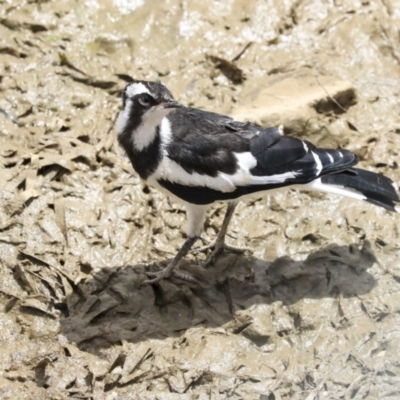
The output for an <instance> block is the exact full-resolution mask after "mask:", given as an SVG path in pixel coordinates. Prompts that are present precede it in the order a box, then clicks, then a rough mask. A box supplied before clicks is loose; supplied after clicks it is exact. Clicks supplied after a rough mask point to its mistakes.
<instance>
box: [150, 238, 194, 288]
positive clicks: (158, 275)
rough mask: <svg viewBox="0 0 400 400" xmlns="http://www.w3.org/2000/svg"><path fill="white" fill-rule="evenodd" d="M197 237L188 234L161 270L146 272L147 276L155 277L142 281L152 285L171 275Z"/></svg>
mask: <svg viewBox="0 0 400 400" xmlns="http://www.w3.org/2000/svg"><path fill="white" fill-rule="evenodd" d="M198 238H199V237H198V236H188V238H187V239H186V240H185V242H184V243H183V245H182V247H181V248H180V250H179V251H178V253H177V255H176V256H175V258H174V259H173V260H172V261H171V262H170V263H169V264H168V265H167V266H166V267H165V268H164V269H163V270H162V271H160V272H147V275H148V276H154V277H155V278H153V279H148V280H146V281H145V282H144V283H147V284H149V285H154V284H155V283H158V282H160V281H161V280H162V279H164V278H168V277H169V276H171V274H173V270H174V268H175V267H176V266H177V265H178V264H179V262H180V261H181V260H182V258H183V257H185V256H186V254H187V253H188V252H189V250H190V248H191V247H192V246H193V244H194V243H195V242H196V240H197V239H198ZM177 276H178V277H179V274H177Z"/></svg>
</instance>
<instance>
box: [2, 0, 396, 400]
mask: <svg viewBox="0 0 400 400" xmlns="http://www.w3.org/2000/svg"><path fill="white" fill-rule="evenodd" d="M399 26H400V6H399V4H398V2H397V1H395V0H386V1H378V0H370V1H350V0H336V1H332V2H327V1H319V0H313V1H311V0H303V1H292V0H288V1H285V2H281V1H277V0H273V1H268V2H263V1H254V2H249V1H242V0H229V1H225V2H222V1H213V2H210V3H207V5H195V4H194V2H189V1H178V0H166V1H162V2H158V3H157V4H156V5H155V2H150V1H149V2H145V1H136V2H128V1H126V2H124V1H121V0H114V1H112V0H104V1H96V0H93V1H85V2H71V1H66V0H65V1H59V2H50V1H47V2H46V1H40V2H39V1H26V2H22V3H21V2H17V1H15V0H8V1H4V0H0V189H1V192H0V269H1V270H0V276H1V278H0V306H1V319H0V322H1V329H0V344H1V346H0V398H1V399H32V398H38V399H39V398H43V399H70V398H80V399H82V398H87V399H96V400H97V399H107V400H108V399H135V398H143V399H226V398H232V399H263V400H265V399H268V400H272V399H397V398H399V396H400V378H399V377H400V350H399V349H400V330H399V326H400V245H399V236H400V233H399V226H400V219H399V218H400V217H399V216H398V215H394V214H390V213H388V212H386V211H385V210H382V209H378V208H376V207H373V206H372V205H369V204H366V203H358V202H355V201H352V200H348V199H341V198H336V197H329V198H328V197H326V196H324V195H320V194H315V193H305V192H303V193H301V192H294V191H288V192H285V193H278V194H275V195H273V196H270V197H260V198H258V199H256V200H254V201H252V202H249V203H247V204H244V203H240V204H239V206H238V207H237V210H236V213H235V216H234V218H233V220H232V223H231V225H230V229H229V237H228V241H229V243H230V244H233V245H235V246H240V247H250V248H251V249H252V250H253V253H252V254H247V253H246V254H244V255H240V256H237V255H235V254H231V253H227V254H224V255H223V256H221V257H220V258H219V259H218V262H217V264H216V266H214V267H213V268H209V269H207V270H204V269H202V268H201V267H200V266H199V264H200V261H201V260H202V259H204V255H202V254H200V255H196V256H194V255H192V256H190V257H188V259H187V260H185V262H184V263H183V264H182V265H181V270H182V271H184V272H185V273H188V274H190V275H192V276H194V277H196V279H198V281H199V282H200V284H198V285H196V284H192V283H188V282H183V281H181V280H178V279H175V278H172V279H170V280H165V281H163V282H162V283H161V284H160V285H159V286H158V287H154V288H153V287H146V286H141V282H142V281H143V280H144V279H145V275H144V271H145V269H146V268H150V267H149V266H148V265H147V264H149V263H152V262H154V261H158V262H161V263H166V262H167V261H168V259H170V258H171V257H173V255H174V253H175V252H176V251H177V249H178V247H179V246H180V244H181V243H182V241H183V239H184V223H185V214H184V212H183V211H182V209H181V208H180V206H179V205H177V204H174V203H171V202H169V201H168V200H167V199H166V198H165V197H164V196H163V195H162V194H160V193H158V192H156V191H154V190H152V189H149V188H147V187H144V186H143V185H142V184H141V183H140V181H139V179H138V178H137V177H136V176H135V175H134V174H133V173H132V168H131V166H130V165H129V163H128V160H127V158H126V157H125V155H124V154H123V152H122V151H121V149H120V148H119V147H118V144H117V142H116V134H115V132H114V130H113V120H114V118H115V116H116V113H117V112H118V109H119V106H120V99H119V92H120V90H121V89H122V88H123V87H124V85H125V84H126V81H127V80H128V79H129V76H133V77H135V78H139V79H160V80H162V81H163V82H164V83H165V84H166V85H167V86H168V87H169V88H170V89H171V91H172V92H173V93H174V94H175V97H176V98H178V99H179V100H180V101H182V102H183V103H185V104H187V105H194V106H196V107H202V108H206V109H208V110H212V111H217V112H223V113H230V114H232V115H235V116H236V117H237V118H241V119H246V118H250V119H252V120H253V121H255V122H258V123H261V124H264V125H268V124H284V126H285V132H286V133H290V134H293V135H297V136H301V137H305V138H307V139H309V140H310V141H313V142H314V143H316V144H318V145H320V146H328V147H338V146H341V147H347V148H349V149H351V150H353V151H354V152H356V153H357V155H358V156H359V158H360V160H361V161H360V164H361V166H362V167H364V168H368V169H371V170H374V171H379V172H382V173H384V174H386V175H387V176H389V177H391V178H392V179H393V180H394V181H395V182H397V183H400V172H399V168H398V166H399V165H398V164H399V160H400V158H399V148H400V116H399V111H398V110H399V105H400V104H399V102H400V100H399V95H400V52H399V49H398V40H399V39H398V38H399V28H398V27H399ZM232 60H234V61H232ZM223 213H224V205H223V204H218V205H216V206H215V207H213V208H212V209H210V211H209V212H208V215H207V219H206V223H205V234H204V237H205V238H208V239H213V238H214V237H215V235H216V233H217V231H218V227H219V226H220V224H221V222H222V218H223Z"/></svg>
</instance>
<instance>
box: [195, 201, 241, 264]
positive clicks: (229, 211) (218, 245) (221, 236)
mask: <svg viewBox="0 0 400 400" xmlns="http://www.w3.org/2000/svg"><path fill="white" fill-rule="evenodd" d="M236 204H237V203H236V202H229V203H228V206H227V208H226V212H225V216H224V220H223V222H222V226H221V229H220V231H219V233H218V236H217V239H216V241H215V242H214V243H213V244H211V245H209V246H206V248H212V249H213V251H212V253H211V254H210V256H209V257H208V258H207V260H206V261H205V262H204V267H209V266H210V265H212V264H213V263H214V262H215V260H216V259H217V258H218V256H219V255H220V254H221V253H222V251H224V250H228V251H232V252H235V253H244V252H245V251H246V250H248V249H240V248H236V247H232V246H229V245H227V244H226V243H225V236H226V232H227V230H228V226H229V222H230V221H231V219H232V216H233V213H234V212H235V208H236ZM203 249H204V248H203Z"/></svg>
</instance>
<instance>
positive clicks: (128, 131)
mask: <svg viewBox="0 0 400 400" xmlns="http://www.w3.org/2000/svg"><path fill="white" fill-rule="evenodd" d="M138 126H139V124H134V123H131V121H129V123H128V124H127V126H126V127H125V129H124V130H123V132H122V133H121V134H120V135H118V141H119V144H120V145H121V146H122V148H123V149H124V150H125V152H126V154H127V155H128V157H129V160H130V161H131V163H132V166H133V168H134V169H135V171H136V172H137V173H138V174H139V176H140V177H141V178H142V179H147V178H148V177H149V176H150V175H151V174H152V173H153V172H154V171H155V170H156V169H157V166H158V164H159V163H160V161H161V138H160V126H157V128H156V130H157V132H156V135H155V137H154V140H153V141H152V142H151V143H150V144H149V145H148V146H147V147H145V148H144V149H142V150H137V149H135V147H134V145H133V138H132V135H134V134H135V133H134V130H135V128H137V127H138Z"/></svg>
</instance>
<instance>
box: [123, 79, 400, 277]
mask: <svg viewBox="0 0 400 400" xmlns="http://www.w3.org/2000/svg"><path fill="white" fill-rule="evenodd" d="M116 130H117V132H118V140H119V143H120V144H121V146H122V147H123V148H124V150H125V151H126V153H127V155H128V157H129V159H130V161H131V163H132V166H133V168H134V169H135V171H136V172H137V173H138V174H139V176H140V177H141V179H142V180H144V181H146V182H147V183H148V184H149V185H150V186H153V187H156V188H158V189H159V190H161V191H163V192H165V193H167V194H168V195H170V196H171V197H172V198H174V199H175V200H179V201H180V202H183V204H184V206H185V208H186V213H187V219H188V227H187V239H186V241H185V242H184V243H183V245H182V247H181V248H180V250H179V252H178V253H177V254H176V256H175V258H174V259H173V260H172V261H171V262H170V264H169V265H168V266H167V267H165V268H164V269H163V270H162V271H160V272H158V273H152V275H150V276H153V279H151V280H148V281H147V282H148V283H157V282H159V281H160V280H161V279H163V278H166V277H168V276H169V275H171V273H175V271H174V268H175V267H176V266H177V265H178V264H179V262H180V261H181V259H182V258H183V257H184V256H185V255H186V254H187V253H188V252H189V250H190V249H191V247H192V245H193V244H194V243H195V242H196V240H197V239H198V238H199V237H200V234H201V232H202V229H203V222H204V217H205V213H206V210H207V208H208V207H210V206H211V205H212V204H213V203H215V202H217V201H226V202H228V206H227V211H226V214H225V217H224V221H223V224H222V227H221V230H220V232H219V234H218V237H217V240H216V242H215V244H214V250H213V255H214V256H215V255H217V254H218V253H220V252H221V250H222V249H223V248H224V247H225V246H226V245H225V241H224V240H225V234H226V231H227V228H228V224H229V221H230V219H231V217H232V214H233V212H234V209H235V206H236V203H237V201H238V200H239V199H242V198H243V197H245V196H247V195H251V194H254V193H256V192H270V191H272V190H274V189H280V188H298V189H306V190H316V191H322V192H327V193H333V194H338V195H342V196H347V197H351V198H354V199H357V200H366V201H368V202H370V203H373V204H375V205H377V206H381V207H384V208H386V209H387V210H390V211H399V210H398V209H397V210H396V205H395V203H396V202H399V201H400V198H399V195H398V194H397V191H396V187H395V184H394V182H393V181H392V180H391V179H389V178H387V177H385V176H383V175H381V174H377V173H374V172H370V171H366V170H363V169H359V168H354V167H353V166H354V165H355V164H357V161H358V160H357V157H356V155H354V154H353V153H351V152H350V151H348V150H334V149H322V148H317V147H315V146H314V145H313V144H312V143H310V142H308V141H306V140H300V139H298V138H294V137H289V136H284V135H283V130H282V128H278V127H271V128H263V127H260V126H257V125H253V124H251V123H249V122H239V121H235V120H234V119H232V118H230V117H228V116H225V115H221V114H216V113H213V112H208V111H202V110H199V109H196V108H190V107H185V106H184V105H182V104H181V103H179V102H177V101H176V100H175V99H174V98H173V96H172V94H171V92H170V91H169V90H168V89H167V88H166V87H165V86H164V85H163V84H161V83H160V82H149V81H139V80H135V81H133V82H132V83H130V84H129V85H128V86H126V88H125V89H124V91H123V96H122V110H121V112H120V113H119V115H118V118H117V120H116Z"/></svg>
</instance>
